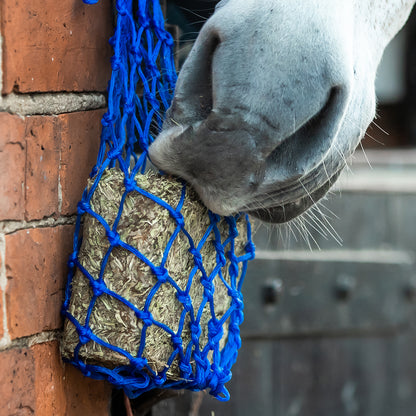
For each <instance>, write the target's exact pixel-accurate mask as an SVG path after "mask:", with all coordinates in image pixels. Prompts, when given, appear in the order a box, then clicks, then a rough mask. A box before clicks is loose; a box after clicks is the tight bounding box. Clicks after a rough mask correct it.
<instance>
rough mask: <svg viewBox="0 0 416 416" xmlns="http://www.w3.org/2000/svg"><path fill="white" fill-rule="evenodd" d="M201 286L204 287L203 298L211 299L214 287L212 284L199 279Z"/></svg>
mask: <svg viewBox="0 0 416 416" xmlns="http://www.w3.org/2000/svg"><path fill="white" fill-rule="evenodd" d="M201 284H202V286H204V296H205V297H206V298H207V299H212V297H213V296H214V291H215V287H214V285H213V283H212V282H210V281H209V280H207V279H201Z"/></svg>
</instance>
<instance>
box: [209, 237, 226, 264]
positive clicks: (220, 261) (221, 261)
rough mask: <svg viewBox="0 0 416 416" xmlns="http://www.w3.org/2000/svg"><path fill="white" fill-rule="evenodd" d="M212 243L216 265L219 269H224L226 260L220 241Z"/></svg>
mask: <svg viewBox="0 0 416 416" xmlns="http://www.w3.org/2000/svg"><path fill="white" fill-rule="evenodd" d="M212 243H213V244H214V247H215V251H216V252H217V259H218V260H217V263H218V264H219V265H220V266H221V267H224V266H225V265H226V264H227V259H226V258H225V252H224V247H223V245H222V244H221V242H220V241H217V240H213V242H212Z"/></svg>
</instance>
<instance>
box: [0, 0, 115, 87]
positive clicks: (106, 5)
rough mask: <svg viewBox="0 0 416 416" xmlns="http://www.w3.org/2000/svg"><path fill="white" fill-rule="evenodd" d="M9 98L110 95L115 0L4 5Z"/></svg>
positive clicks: (8, 0) (18, 0)
mask: <svg viewBox="0 0 416 416" xmlns="http://www.w3.org/2000/svg"><path fill="white" fill-rule="evenodd" d="M0 18H1V29H0V32H1V34H2V36H3V94H8V93H10V92H11V91H13V90H15V91H18V92H21V93H26V92H39V91H40V92H45V91H105V89H106V87H107V82H108V79H109V76H110V66H109V59H110V56H111V54H112V52H111V48H110V46H109V44H108V39H109V37H110V36H111V34H112V32H113V28H112V12H111V2H110V0H101V1H100V2H99V4H97V5H90V6H88V5H86V4H84V3H83V2H82V1H81V0H60V1H56V0H2V1H1V17H0Z"/></svg>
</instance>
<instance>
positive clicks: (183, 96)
mask: <svg viewBox="0 0 416 416" xmlns="http://www.w3.org/2000/svg"><path fill="white" fill-rule="evenodd" d="M220 43H221V40H220V37H219V35H218V33H217V32H216V31H215V30H214V29H212V28H210V27H208V28H206V29H203V30H202V31H201V33H200V35H199V37H198V39H197V41H196V43H195V45H194V47H193V48H192V50H191V52H190V53H189V56H188V58H187V59H186V61H185V63H184V65H183V67H182V69H181V71H180V73H179V77H178V81H177V84H176V89H175V97H174V100H173V103H172V107H171V108H172V110H171V113H172V116H173V117H174V118H175V119H176V121H178V122H180V123H182V124H192V123H195V122H196V121H201V120H205V119H206V118H207V117H208V115H209V114H210V112H211V110H212V108H213V105H214V94H213V70H212V65H213V59H214V54H215V51H216V50H217V48H218V46H219V45H220Z"/></svg>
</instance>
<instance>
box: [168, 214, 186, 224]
mask: <svg viewBox="0 0 416 416" xmlns="http://www.w3.org/2000/svg"><path fill="white" fill-rule="evenodd" d="M170 215H171V216H172V218H173V219H174V220H175V221H176V223H177V224H178V226H179V227H181V228H183V227H184V225H185V220H184V218H183V215H182V214H181V213H180V212H178V211H173V212H171V214H170Z"/></svg>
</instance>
